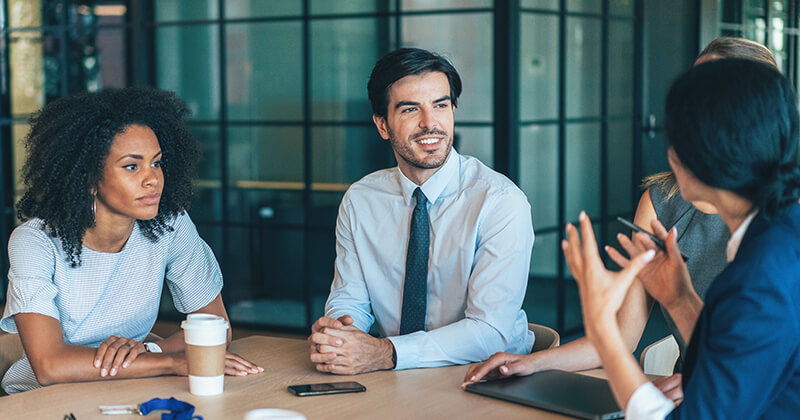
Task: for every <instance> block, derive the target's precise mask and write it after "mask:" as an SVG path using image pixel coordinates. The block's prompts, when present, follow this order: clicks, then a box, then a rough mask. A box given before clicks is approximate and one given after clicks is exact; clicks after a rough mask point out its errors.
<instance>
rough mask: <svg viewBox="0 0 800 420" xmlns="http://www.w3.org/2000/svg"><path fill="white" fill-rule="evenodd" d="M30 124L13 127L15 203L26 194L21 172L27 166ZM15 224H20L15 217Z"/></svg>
mask: <svg viewBox="0 0 800 420" xmlns="http://www.w3.org/2000/svg"><path fill="white" fill-rule="evenodd" d="M28 129H29V126H28V124H14V125H12V126H11V137H12V138H13V139H14V143H13V147H12V150H11V152H12V153H13V155H14V161H13V166H12V168H11V169H12V173H13V174H14V186H13V188H14V203H17V202H19V199H20V198H22V195H23V194H25V191H26V188H25V184H23V182H22V177H21V176H20V175H21V172H20V170H22V167H23V166H24V165H25V158H26V157H27V154H26V153H25V146H24V140H25V136H26V135H28ZM16 214H17V212H14V216H16ZM14 220H15V222H18V220H16V217H15V219H14Z"/></svg>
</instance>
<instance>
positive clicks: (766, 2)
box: [764, 0, 772, 48]
mask: <svg viewBox="0 0 800 420" xmlns="http://www.w3.org/2000/svg"><path fill="white" fill-rule="evenodd" d="M770 32H772V22H770V20H769V0H764V46H766V47H767V48H769V38H770Z"/></svg>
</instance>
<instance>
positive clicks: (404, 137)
mask: <svg viewBox="0 0 800 420" xmlns="http://www.w3.org/2000/svg"><path fill="white" fill-rule="evenodd" d="M453 111H454V107H453V102H452V100H451V98H450V83H449V82H448V80H447V76H446V75H445V74H444V73H441V72H428V73H422V74H419V75H411V76H406V77H404V78H402V79H400V80H398V81H397V82H395V83H394V84H393V85H392V86H391V88H389V106H388V110H387V115H386V118H383V117H379V116H376V115H373V120H374V121H375V125H376V126H377V127H378V131H379V132H380V134H381V137H383V138H384V139H386V140H389V141H390V142H391V143H392V149H394V154H395V157H396V158H397V164H398V166H399V167H400V170H402V171H403V173H404V174H405V175H406V176H407V177H408V178H409V179H411V180H412V181H414V182H417V183H418V184H421V183H422V182H424V181H425V180H427V179H428V178H429V177H430V176H431V175H433V173H435V172H436V170H437V169H439V167H441V166H442V165H443V164H444V162H445V161H446V160H447V156H448V155H449V154H450V149H451V148H452V146H453V124H454V121H453ZM420 181H421V182H420Z"/></svg>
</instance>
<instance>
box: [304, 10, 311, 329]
mask: <svg viewBox="0 0 800 420" xmlns="http://www.w3.org/2000/svg"><path fill="white" fill-rule="evenodd" d="M310 11H311V0H303V123H304V124H303V151H304V153H303V164H304V165H303V179H304V181H305V188H303V286H304V293H305V300H306V302H305V303H306V305H305V306H306V325H307V326H308V327H309V328H310V327H311V323H312V322H313V320H312V316H313V313H312V311H311V305H312V297H313V296H312V295H311V280H312V279H311V270H310V268H309V267H311V261H312V258H311V256H312V253H311V251H312V250H311V229H310V228H311V182H312V180H313V173H312V170H311V169H312V168H311V165H312V164H313V158H312V146H313V144H312V141H311V134H312V133H311V124H310V122H311V17H310Z"/></svg>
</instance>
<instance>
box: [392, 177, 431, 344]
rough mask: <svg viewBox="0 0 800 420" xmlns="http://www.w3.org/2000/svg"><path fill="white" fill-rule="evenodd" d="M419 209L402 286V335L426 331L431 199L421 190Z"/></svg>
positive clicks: (417, 193) (418, 191) (413, 221)
mask: <svg viewBox="0 0 800 420" xmlns="http://www.w3.org/2000/svg"><path fill="white" fill-rule="evenodd" d="M414 198H415V199H416V200H417V206H416V207H414V214H413V215H412V216H411V232H410V234H409V239H408V251H407V254H406V280H405V282H404V283H403V312H402V314H401V315H400V334H401V335H402V334H411V333H413V332H416V331H425V311H426V309H425V308H426V306H427V304H428V252H429V251H430V250H429V248H430V245H431V233H430V226H429V221H428V199H427V198H425V194H424V193H423V192H422V190H421V189H419V188H417V189H416V190H414Z"/></svg>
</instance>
